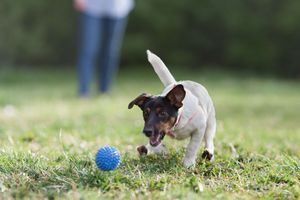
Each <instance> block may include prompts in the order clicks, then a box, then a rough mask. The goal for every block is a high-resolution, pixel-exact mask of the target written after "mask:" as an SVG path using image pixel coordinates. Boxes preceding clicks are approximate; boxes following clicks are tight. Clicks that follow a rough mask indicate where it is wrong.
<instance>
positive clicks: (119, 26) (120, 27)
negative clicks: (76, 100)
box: [74, 0, 134, 97]
mask: <svg viewBox="0 0 300 200" xmlns="http://www.w3.org/2000/svg"><path fill="white" fill-rule="evenodd" d="M74 6H75V9H76V10H77V11H79V12H80V25H79V27H80V37H79V52H78V61H77V67H78V76H79V77H78V78H79V95H80V96H81V97H87V96H89V94H90V83H91V80H92V78H93V69H94V65H95V62H96V61H99V71H97V73H100V74H99V76H97V77H99V91H100V93H107V92H109V90H110V87H111V83H112V81H113V79H114V76H115V74H116V72H117V69H118V65H119V57H120V49H121V44H122V40H123V35H124V32H125V28H126V25H127V18H128V14H129V12H130V11H131V10H132V9H133V6H134V2H133V0H74Z"/></svg>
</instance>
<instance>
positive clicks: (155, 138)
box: [149, 133, 165, 147]
mask: <svg viewBox="0 0 300 200" xmlns="http://www.w3.org/2000/svg"><path fill="white" fill-rule="evenodd" d="M164 136H165V134H164V133H159V134H154V135H152V136H150V138H149V143H150V145H151V146H153V147H156V146H158V145H159V144H160V143H161V141H162V139H163V138H164Z"/></svg>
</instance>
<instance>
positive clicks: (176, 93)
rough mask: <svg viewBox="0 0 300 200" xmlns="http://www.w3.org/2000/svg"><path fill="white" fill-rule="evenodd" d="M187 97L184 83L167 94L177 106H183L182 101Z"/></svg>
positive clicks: (172, 103)
mask: <svg viewBox="0 0 300 200" xmlns="http://www.w3.org/2000/svg"><path fill="white" fill-rule="evenodd" d="M184 97H185V90H184V87H183V85H181V84H179V85H176V86H175V87H174V88H173V89H172V90H171V91H170V92H169V93H168V94H167V96H166V98H167V99H168V100H169V102H170V103H171V105H172V106H175V107H176V108H181V107H182V105H183V104H182V101H183V99H184Z"/></svg>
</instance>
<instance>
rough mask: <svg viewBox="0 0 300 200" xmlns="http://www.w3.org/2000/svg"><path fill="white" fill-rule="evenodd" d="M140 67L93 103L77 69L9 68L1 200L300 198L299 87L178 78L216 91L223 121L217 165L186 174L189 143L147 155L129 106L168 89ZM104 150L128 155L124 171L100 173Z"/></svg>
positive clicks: (2, 105) (0, 129) (250, 79)
mask: <svg viewBox="0 0 300 200" xmlns="http://www.w3.org/2000/svg"><path fill="white" fill-rule="evenodd" d="M139 68H140V70H138V71H136V70H128V71H125V70H123V71H121V72H120V74H119V76H118V79H117V81H116V82H115V85H114V88H113V91H112V93H111V94H110V95H97V94H96V87H94V88H93V96H92V97H91V98H90V99H79V98H77V97H76V76H75V73H74V72H73V71H72V70H51V69H47V70H44V71H42V70H25V69H23V70H20V69H19V70H16V69H9V68H5V69H1V70H0V199H10V198H11V199H13V198H27V199H42V198H49V199H56V198H63V199H258V198H261V199H299V198H300V82H299V81H298V82H297V81H288V80H278V79H276V78H272V77H257V76H254V75H247V74H238V75H237V74H236V75H233V74H230V73H224V72H222V71H194V72H188V71H185V70H181V71H178V70H177V71H176V70H175V72H174V74H175V76H176V77H177V78H178V79H181V80H182V79H192V80H195V81H198V82H200V83H202V84H203V85H204V86H206V88H207V89H208V91H209V92H210V94H211V96H212V98H213V100H214V103H215V107H216V112H217V123H218V130H217V134H216V139H215V145H216V146H215V150H216V154H215V161H214V162H212V163H209V162H205V161H204V160H202V159H200V158H199V159H198V160H197V165H196V167H195V168H194V169H185V168H184V167H182V163H181V161H182V157H183V154H184V146H185V145H186V143H187V141H183V142H182V141H181V142H178V141H175V140H172V139H171V138H165V142H166V144H167V146H168V148H169V149H170V154H169V155H166V156H165V157H161V156H155V155H152V156H145V157H139V156H138V155H137V152H136V147H137V146H138V145H140V144H145V143H146V142H147V139H146V138H145V137H144V136H143V135H142V134H141V129H142V126H143V121H142V117H141V112H140V110H139V109H138V108H134V109H132V110H128V109H127V105H128V103H129V102H130V101H131V100H132V99H133V98H135V97H136V96H137V95H138V94H140V93H142V92H149V93H153V94H158V93H159V92H160V91H161V90H162V89H163V88H162V84H161V83H160V82H159V81H158V78H157V77H156V75H155V74H154V72H153V71H152V70H151V69H150V66H149V65H145V66H140V67H139ZM172 71H174V70H172ZM103 145H113V146H116V147H117V148H118V149H119V150H120V151H121V154H122V164H121V165H120V167H119V168H118V169H117V170H115V171H112V172H103V171H100V170H98V169H97V168H96V166H95V162H94V156H95V153H96V151H97V149H98V148H99V147H100V146H103ZM202 148H203V147H202ZM202 148H201V151H199V155H200V153H201V152H202Z"/></svg>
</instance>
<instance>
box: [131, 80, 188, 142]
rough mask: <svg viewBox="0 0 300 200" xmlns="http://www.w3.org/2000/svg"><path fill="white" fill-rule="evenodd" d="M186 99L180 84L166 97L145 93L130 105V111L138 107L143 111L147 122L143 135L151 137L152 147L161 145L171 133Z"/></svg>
mask: <svg viewBox="0 0 300 200" xmlns="http://www.w3.org/2000/svg"><path fill="white" fill-rule="evenodd" d="M184 97H185V90H184V87H183V85H180V84H179V85H176V86H175V87H174V88H173V89H172V90H171V91H170V92H168V94H167V95H166V96H152V95H148V94H145V93H143V94H141V95H140V96H138V97H136V98H135V99H134V100H133V101H131V102H130V103H129V105H128V108H129V109H131V108H132V107H133V106H134V105H137V106H139V107H140V108H141V110H142V111H143V117H144V121H145V124H144V129H143V133H144V134H145V135H146V136H147V137H149V140H150V141H149V143H150V145H152V146H157V145H159V144H160V143H161V141H162V140H163V138H164V136H165V135H166V134H167V133H168V132H169V131H171V129H172V127H173V126H174V125H175V123H176V120H177V116H178V109H179V108H181V107H182V105H183V104H182V101H183V99H184Z"/></svg>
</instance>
